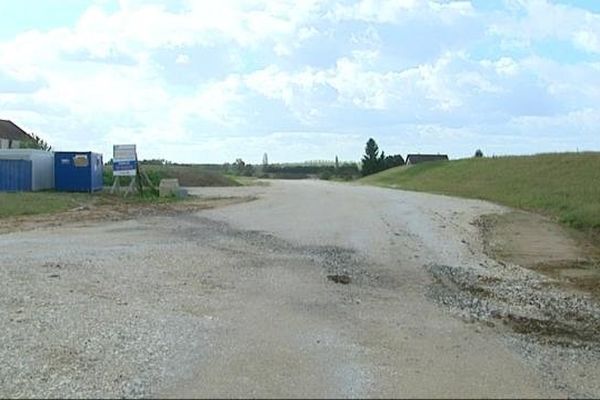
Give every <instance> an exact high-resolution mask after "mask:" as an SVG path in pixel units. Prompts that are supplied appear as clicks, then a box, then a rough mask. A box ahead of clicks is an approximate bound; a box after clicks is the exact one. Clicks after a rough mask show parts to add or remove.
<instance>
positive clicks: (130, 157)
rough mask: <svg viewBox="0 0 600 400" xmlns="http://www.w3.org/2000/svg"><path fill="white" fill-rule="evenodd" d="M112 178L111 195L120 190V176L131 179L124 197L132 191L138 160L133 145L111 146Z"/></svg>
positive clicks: (136, 175) (136, 174) (136, 177)
mask: <svg viewBox="0 0 600 400" xmlns="http://www.w3.org/2000/svg"><path fill="white" fill-rule="evenodd" d="M113 176H114V177H115V181H114V182H113V186H112V189H111V193H114V192H115V190H118V189H119V188H120V186H121V182H120V178H121V177H122V176H129V177H131V182H130V183H129V186H128V187H127V191H126V192H125V196H127V195H128V194H129V193H131V192H132V191H133V188H134V185H135V183H136V180H137V179H138V159H137V152H136V146H135V144H115V145H114V146H113Z"/></svg>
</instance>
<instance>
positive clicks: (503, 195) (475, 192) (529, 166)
mask: <svg viewBox="0 0 600 400" xmlns="http://www.w3.org/2000/svg"><path fill="white" fill-rule="evenodd" d="M361 182H363V183H366V184H372V185H379V186H386V187H394V188H399V189H407V190H416V191H426V192H433V193H440V194H447V195H452V196H460V197H468V198H475V199H483V200H489V201H493V202H496V203H499V204H504V205H507V206H510V207H514V208H520V209H524V210H529V211H535V212H539V213H542V214H545V215H549V216H552V217H555V218H556V219H558V220H559V221H560V222H562V223H564V224H566V225H569V226H571V227H574V228H577V229H580V230H592V231H595V232H598V231H600V153H560V154H540V155H535V156H512V157H493V158H472V159H463V160H456V161H450V162H433V163H425V164H420V165H415V166H411V167H398V168H393V169H390V170H387V171H383V172H380V173H378V174H375V175H371V176H368V177H366V178H363V179H361Z"/></svg>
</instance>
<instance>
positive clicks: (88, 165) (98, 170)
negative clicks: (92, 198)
mask: <svg viewBox="0 0 600 400" xmlns="http://www.w3.org/2000/svg"><path fill="white" fill-rule="evenodd" d="M102 168H103V163H102V154H98V153H92V152H89V151H88V152H70V151H58V152H56V153H54V186H55V189H56V190H58V191H62V192H90V193H91V192H95V191H97V190H102Z"/></svg>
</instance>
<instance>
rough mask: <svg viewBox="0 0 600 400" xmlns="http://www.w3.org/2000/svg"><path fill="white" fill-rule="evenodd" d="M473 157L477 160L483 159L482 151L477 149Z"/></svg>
mask: <svg viewBox="0 0 600 400" xmlns="http://www.w3.org/2000/svg"><path fill="white" fill-rule="evenodd" d="M475 157H477V158H480V157H483V151H481V149H477V150H476V151H475Z"/></svg>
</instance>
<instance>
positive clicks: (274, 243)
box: [0, 181, 600, 397]
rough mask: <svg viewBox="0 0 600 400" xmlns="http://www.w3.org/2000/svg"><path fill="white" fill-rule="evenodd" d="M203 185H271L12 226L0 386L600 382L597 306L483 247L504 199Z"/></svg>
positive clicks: (231, 393)
mask: <svg viewBox="0 0 600 400" xmlns="http://www.w3.org/2000/svg"><path fill="white" fill-rule="evenodd" d="M194 193H196V194H198V195H201V196H210V197H214V196H223V195H227V196H257V197H258V200H255V201H251V202H246V203H240V204H235V205H231V206H227V207H223V208H218V209H213V210H204V211H200V212H197V213H195V214H184V215H171V216H150V217H139V218H137V219H135V220H129V221H122V222H103V223H98V222H94V223H93V224H85V223H81V224H72V225H68V226H62V227H52V228H44V229H40V230H34V231H29V232H20V233H19V232H17V233H8V234H4V235H0V254H1V260H2V261H1V262H0V264H1V265H0V266H1V269H0V282H1V283H0V285H1V291H0V305H1V308H0V324H1V325H2V326H3V327H4V328H3V330H2V331H1V332H0V359H1V360H2V363H1V364H0V397H6V396H26V397H31V396H34V397H39V396H44V397H45V396H60V397H62V396H78V397H91V396H94V397H96V396H103V397H106V396H111V397H114V396H126V397H138V396H160V397H164V396H167V397H182V396H183V397H239V396H245V397H482V396H483V397H548V396H561V397H565V396H589V397H598V396H599V395H600V386H599V385H600V384H599V382H600V357H599V356H598V354H599V353H598V345H597V343H596V341H595V340H594V339H593V338H594V337H595V336H594V335H595V334H596V333H597V331H596V329H597V321H598V318H599V314H598V308H597V304H596V303H595V302H594V301H593V299H590V298H589V296H587V295H586V294H585V293H575V294H573V293H565V292H564V291H563V290H562V289H561V288H557V287H554V286H553V285H545V282H550V283H551V281H549V279H550V278H547V277H544V276H542V275H540V274H538V273H536V272H534V271H529V270H525V269H523V268H520V267H518V266H514V265H506V264H504V263H498V262H496V261H494V260H491V259H489V258H488V257H487V256H486V255H485V254H484V252H483V243H482V240H481V233H480V229H479V227H478V226H477V225H476V224H474V223H473V222H474V221H476V220H477V218H478V217H479V216H481V215H484V214H495V213H504V212H506V211H507V210H505V209H503V208H501V207H498V206H495V205H492V204H489V203H485V202H479V201H468V200H461V199H454V198H448V197H441V196H434V195H428V194H419V193H410V192H402V191H395V190H387V189H380V188H372V187H361V186H352V185H345V184H337V183H327V182H315V181H297V182H296V181H293V182H279V181H278V182H274V183H273V184H272V185H270V186H266V187H265V186H259V187H243V188H198V189H194ZM333 276H343V277H346V278H347V279H349V280H350V283H349V284H340V283H336V282H334V281H332V280H331V279H330V278H331V277H333ZM536 313H537V314H536ZM538 314H540V315H538ZM542 314H543V315H542ZM544 318H545V319H544ZM548 320H551V321H553V322H552V323H553V324H554V323H555V322H556V321H559V322H560V323H561V325H560V327H561V329H562V330H561V331H560V332H558V334H557V335H554V334H550V333H549V332H546V331H544V330H543V329H541V328H540V326H541V327H544V328H545V327H547V326H546V325H540V324H541V323H543V322H544V321H546V322H547V321H548ZM532 321H533V322H532ZM577 324H582V325H581V326H580V325H577ZM551 327H555V325H552V326H551ZM525 328H528V329H525ZM535 328H539V329H535ZM575 330H581V332H586V333H589V335H583V334H582V335H581V337H579V336H577V337H576V338H575V339H574V338H573V335H572V333H573V332H574V331H575ZM577 332H579V331H577ZM556 337H558V338H559V339H561V340H547V339H548V338H551V339H555V338H556ZM542 339H543V340H542Z"/></svg>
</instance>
